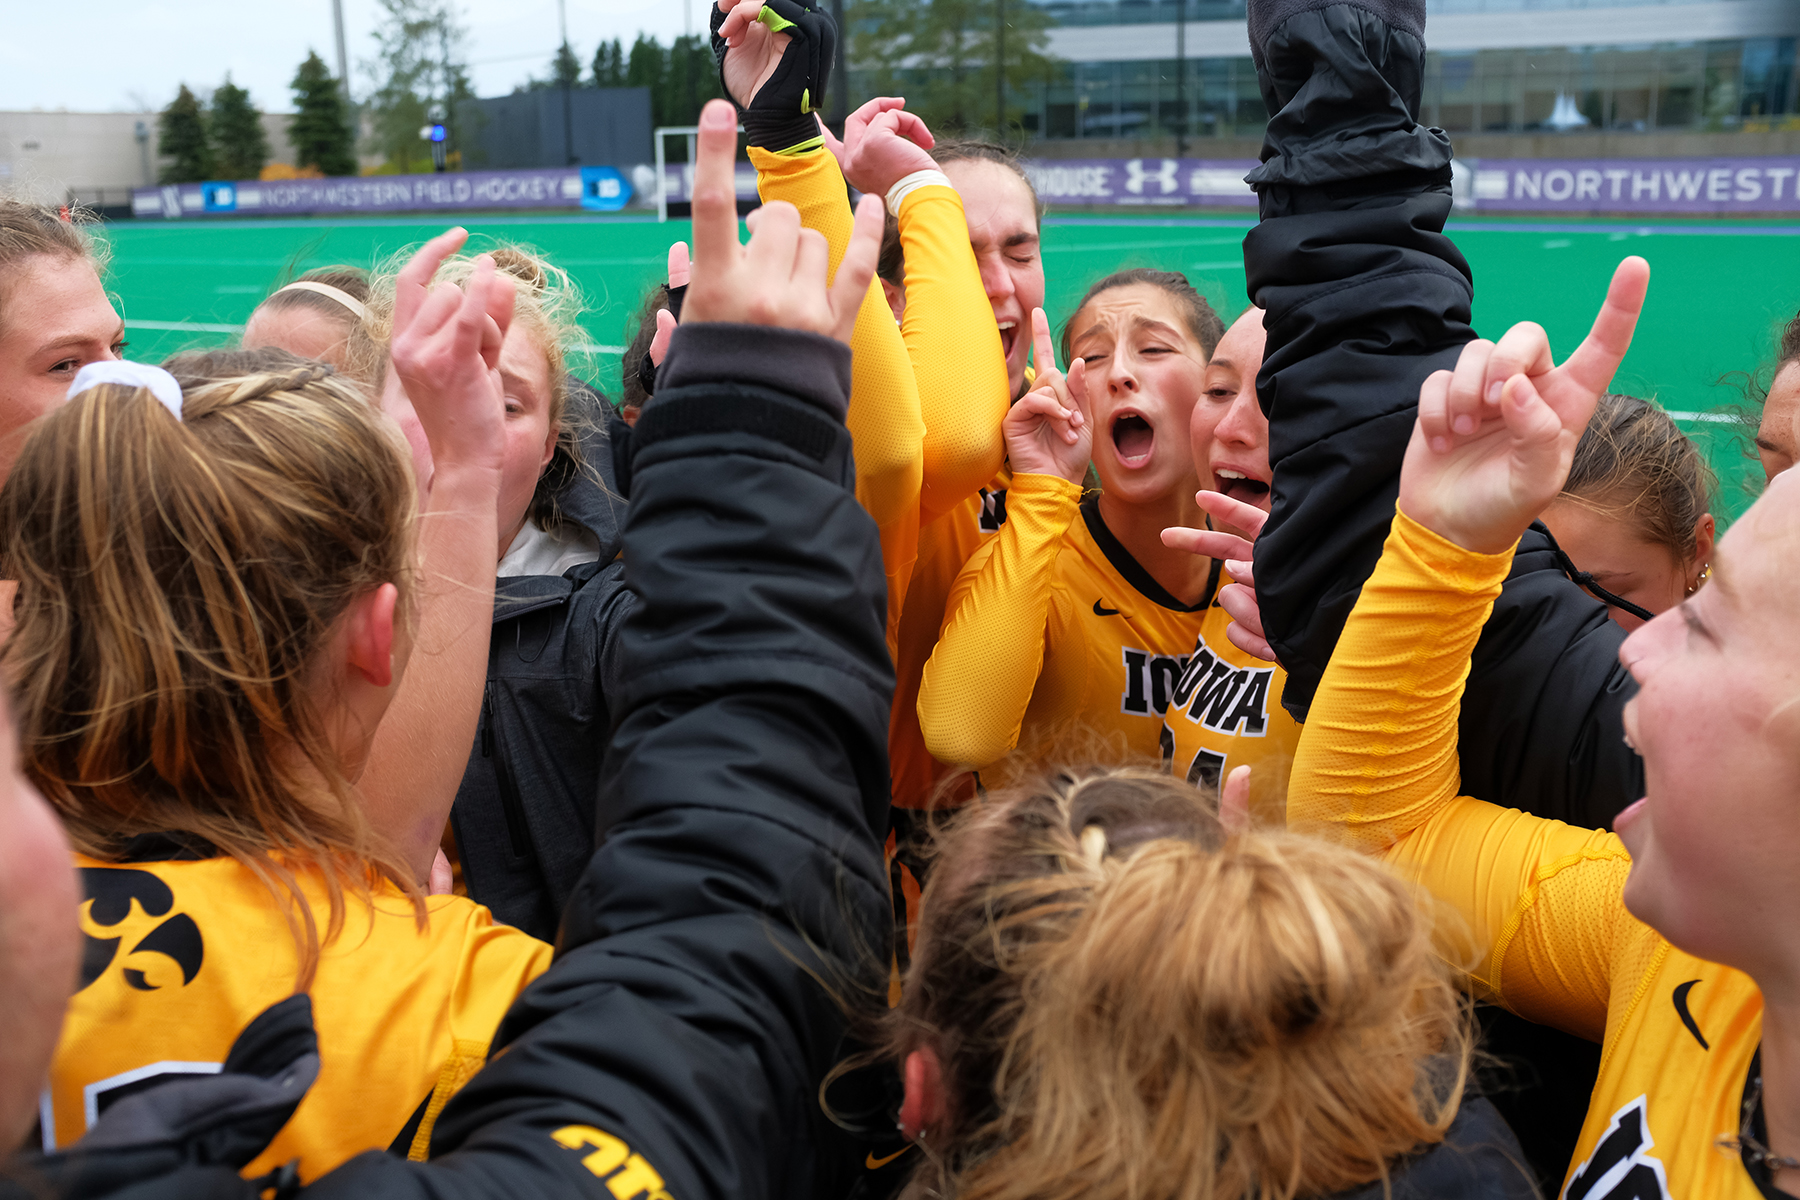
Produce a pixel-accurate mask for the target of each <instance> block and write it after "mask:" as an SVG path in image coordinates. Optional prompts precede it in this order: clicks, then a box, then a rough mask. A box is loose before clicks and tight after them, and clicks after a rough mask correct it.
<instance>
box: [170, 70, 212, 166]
mask: <svg viewBox="0 0 1800 1200" xmlns="http://www.w3.org/2000/svg"><path fill="white" fill-rule="evenodd" d="M157 152H158V153H159V154H160V155H162V156H163V157H164V158H167V159H171V160H172V161H171V162H170V163H169V165H168V166H166V167H164V168H163V169H162V174H161V175H160V176H158V178H159V179H160V180H161V181H162V182H163V183H200V182H202V181H203V180H207V179H211V178H212V150H211V148H210V147H209V146H208V145H207V144H206V114H205V113H204V112H202V111H201V110H200V101H199V99H198V98H196V97H195V95H194V93H192V92H190V91H188V86H187V84H185V83H184V84H182V85H181V90H180V91H179V92H177V93H176V94H175V99H173V100H171V101H170V102H169V107H167V108H165V109H163V111H162V116H161V117H160V118H159V119H158V120H157Z"/></svg>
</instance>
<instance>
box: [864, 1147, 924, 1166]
mask: <svg viewBox="0 0 1800 1200" xmlns="http://www.w3.org/2000/svg"><path fill="white" fill-rule="evenodd" d="M911 1149H912V1147H911V1146H902V1147H900V1148H899V1149H898V1150H896V1151H894V1152H893V1153H892V1154H890V1155H888V1156H887V1157H886V1158H876V1157H875V1152H874V1151H873V1150H871V1151H869V1156H868V1158H866V1159H864V1160H863V1166H865V1167H867V1168H869V1170H871V1171H878V1170H880V1169H881V1168H882V1167H885V1166H887V1165H888V1164H889V1163H891V1162H893V1161H894V1160H895V1159H896V1158H899V1157H900V1156H901V1155H902V1154H905V1153H906V1152H907V1151H908V1150H911Z"/></svg>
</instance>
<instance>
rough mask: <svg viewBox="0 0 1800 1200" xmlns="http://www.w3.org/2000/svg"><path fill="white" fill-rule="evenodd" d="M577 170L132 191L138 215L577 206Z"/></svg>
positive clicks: (182, 186) (368, 177) (169, 186)
mask: <svg viewBox="0 0 1800 1200" xmlns="http://www.w3.org/2000/svg"><path fill="white" fill-rule="evenodd" d="M580 205H581V169H580V168H579V167H576V168H572V169H571V168H568V167H559V168H555V169H551V170H533V171H468V172H459V173H455V174H445V175H435V174H434V175H365V176H358V177H347V178H339V179H281V180H265V181H257V180H247V181H245V182H241V183H228V182H219V183H183V184H165V185H164V186H162V187H160V188H139V189H137V190H136V191H134V192H133V193H132V196H131V209H132V212H133V214H134V215H136V216H140V217H199V216H223V215H230V214H236V215H239V216H259V217H269V216H287V215H290V214H300V213H350V212H419V211H422V210H423V211H429V210H432V209H465V208H578V207H580Z"/></svg>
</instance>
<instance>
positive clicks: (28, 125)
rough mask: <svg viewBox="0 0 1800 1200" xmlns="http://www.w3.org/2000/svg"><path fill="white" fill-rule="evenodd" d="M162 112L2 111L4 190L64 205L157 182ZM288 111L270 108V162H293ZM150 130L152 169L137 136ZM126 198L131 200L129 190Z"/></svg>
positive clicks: (0, 174)
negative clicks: (158, 130)
mask: <svg viewBox="0 0 1800 1200" xmlns="http://www.w3.org/2000/svg"><path fill="white" fill-rule="evenodd" d="M156 119H157V114H156V113H153V112H151V113H78V112H42V111H37V110H33V111H31V112H0V190H4V191H5V192H7V193H9V194H11V195H16V196H18V197H20V198H21V199H26V200H33V201H36V202H37V203H40V204H60V203H62V202H63V201H64V200H65V199H66V198H67V197H68V195H69V193H70V192H71V191H73V192H75V193H77V194H78V195H79V196H80V197H81V198H82V199H83V200H84V201H86V202H87V203H90V204H92V203H96V199H97V197H99V195H100V194H101V193H110V195H111V196H112V197H115V198H116V197H117V196H118V195H120V194H121V193H123V192H124V191H125V190H127V189H129V188H134V187H144V186H145V185H147V184H153V183H155V182H156V172H157V170H158V165H159V164H158V161H157V137H156ZM288 120H289V117H288V114H286V113H264V114H263V119H262V122H263V130H264V132H265V133H267V134H268V137H269V152H270V156H269V161H270V162H278V163H288V164H290V165H291V164H292V163H293V161H294V151H293V147H291V146H289V145H288V140H287V127H288ZM140 122H142V124H143V126H144V129H145V130H146V132H148V134H149V145H148V147H147V149H148V151H149V171H148V177H146V171H145V161H144V160H145V153H144V152H145V149H146V147H144V146H142V145H140V144H139V142H138V139H137V132H136V131H137V126H138V124H139V123H140ZM124 202H125V203H129V202H130V197H129V196H126V197H125V199H124Z"/></svg>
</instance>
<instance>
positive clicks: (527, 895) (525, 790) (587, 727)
mask: <svg viewBox="0 0 1800 1200" xmlns="http://www.w3.org/2000/svg"><path fill="white" fill-rule="evenodd" d="M581 401H587V403H586V405H585V406H586V407H587V408H590V409H592V410H593V411H594V413H596V414H598V413H600V412H603V411H604V410H605V408H606V406H605V403H604V401H602V400H600V399H599V397H598V396H596V395H593V394H591V393H587V392H585V391H584V392H583V393H582V394H581V395H578V396H574V397H571V403H572V404H574V403H580V402H581ZM614 421H615V422H616V427H617V429H619V430H624V431H627V432H628V428H627V427H626V426H625V424H624V423H623V422H619V421H617V419H616V418H614ZM611 442H612V438H611V437H610V436H609V434H608V432H607V429H606V428H603V427H599V426H593V427H591V430H590V431H588V432H586V433H584V436H583V437H582V439H581V451H582V457H583V458H584V459H585V461H586V468H585V469H584V470H581V469H576V468H575V466H574V463H573V462H572V460H570V458H569V457H568V455H567V454H565V453H564V452H563V451H562V450H560V449H559V450H558V451H557V453H556V455H555V456H554V457H553V458H552V459H551V462H550V467H549V470H550V471H551V472H554V473H556V474H558V475H560V476H561V486H560V487H559V488H558V489H557V492H556V499H557V506H558V508H559V509H560V510H561V512H562V514H563V516H564V517H565V518H566V519H567V520H569V521H572V522H573V523H575V524H576V525H579V526H580V527H581V528H583V529H586V530H587V531H588V532H589V533H590V534H592V535H593V537H594V538H595V539H596V540H597V541H598V542H599V545H600V557H599V560H598V561H597V562H591V563H583V564H581V565H580V566H576V567H572V568H570V569H569V570H568V571H567V572H565V573H564V574H562V575H526V576H513V577H510V578H504V579H501V580H500V581H499V583H498V586H497V588H496V591H495V596H494V630H493V636H492V639H491V640H490V642H489V645H488V671H487V681H486V683H485V685H484V690H483V693H482V700H481V724H480V727H479V729H478V730H477V732H476V735H475V745H474V747H473V748H472V749H471V750H470V752H469V766H468V769H467V770H466V771H465V772H464V773H463V778H462V783H461V784H460V785H459V786H458V787H457V791H456V803H455V805H454V806H453V807H452V808H451V810H450V821H451V825H452V827H453V828H454V829H455V831H456V848H457V854H458V857H459V858H460V860H461V863H462V872H463V882H464V884H465V885H466V886H467V887H468V890H469V896H470V897H471V898H472V899H474V900H475V901H476V902H477V903H479V904H485V905H487V906H488V908H490V909H492V910H493V913H494V916H495V917H496V918H497V919H499V920H501V921H504V922H506V923H507V924H508V925H515V926H517V927H518V928H520V929H523V930H524V931H525V932H527V933H530V934H533V935H534V936H536V937H540V938H543V939H544V940H545V941H550V940H552V939H554V938H555V937H556V926H557V922H558V920H559V919H560V918H561V915H562V911H563V908H564V907H565V906H566V905H567V904H568V902H569V897H570V896H571V895H572V894H573V893H574V891H575V884H576V882H577V881H578V880H580V878H581V872H582V871H583V870H584V869H585V868H586V866H587V862H588V858H589V856H590V855H591V854H592V853H593V848H594V791H595V788H596V786H597V785H598V783H599V779H600V760H601V758H602V757H603V756H604V755H605V753H606V745H607V741H608V739H609V737H610V735H611V733H612V721H613V713H612V704H611V697H613V696H614V695H616V694H617V693H618V691H619V689H620V686H621V684H622V676H621V673H620V672H621V663H620V653H619V647H620V637H619V633H620V631H621V629H622V628H623V626H624V624H625V618H626V616H627V615H628V614H629V613H630V611H631V609H632V607H633V604H634V600H633V597H632V593H631V592H630V590H629V589H628V588H627V587H626V586H625V563H624V560H623V558H622V557H621V556H620V554H619V550H620V544H621V535H622V529H621V525H622V523H623V520H624V516H625V500H624V497H623V493H621V492H620V491H619V489H618V482H617V479H616V478H615V474H614V470H613V448H612V444H611Z"/></svg>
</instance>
